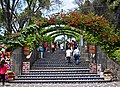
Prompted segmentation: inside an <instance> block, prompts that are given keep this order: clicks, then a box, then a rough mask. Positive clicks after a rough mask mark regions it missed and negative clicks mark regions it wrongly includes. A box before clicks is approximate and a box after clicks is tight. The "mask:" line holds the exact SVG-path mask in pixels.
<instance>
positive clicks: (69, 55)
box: [65, 47, 72, 64]
mask: <svg viewBox="0 0 120 87" xmlns="http://www.w3.org/2000/svg"><path fill="white" fill-rule="evenodd" d="M71 54H72V51H71V50H70V47H69V48H68V49H67V50H66V53H65V59H66V63H67V64H70V59H71Z"/></svg>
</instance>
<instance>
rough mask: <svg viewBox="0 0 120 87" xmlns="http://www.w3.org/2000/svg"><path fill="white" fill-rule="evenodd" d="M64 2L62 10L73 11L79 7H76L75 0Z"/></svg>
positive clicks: (64, 0)
mask: <svg viewBox="0 0 120 87" xmlns="http://www.w3.org/2000/svg"><path fill="white" fill-rule="evenodd" d="M62 1H63V6H62V7H61V9H63V10H65V11H67V10H68V9H69V10H72V9H74V8H77V7H78V6H77V5H75V4H74V3H73V2H74V0H62Z"/></svg>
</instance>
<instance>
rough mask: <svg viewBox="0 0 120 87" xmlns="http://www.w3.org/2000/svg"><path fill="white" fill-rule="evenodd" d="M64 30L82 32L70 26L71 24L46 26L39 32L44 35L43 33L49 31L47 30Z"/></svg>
mask: <svg viewBox="0 0 120 87" xmlns="http://www.w3.org/2000/svg"><path fill="white" fill-rule="evenodd" d="M64 30H68V31H71V32H76V33H79V34H82V31H81V30H80V29H75V28H74V27H71V26H57V27H56V26H54V27H48V28H46V29H45V28H44V29H41V32H40V34H41V35H44V34H46V33H49V32H54V31H64Z"/></svg>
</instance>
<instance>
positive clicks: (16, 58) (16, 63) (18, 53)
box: [11, 48, 23, 75]
mask: <svg viewBox="0 0 120 87" xmlns="http://www.w3.org/2000/svg"><path fill="white" fill-rule="evenodd" d="M22 59H23V53H22V48H18V49H15V50H14V51H13V52H12V54H11V63H12V70H13V72H14V73H15V75H20V74H21V70H22V68H21V66H22Z"/></svg>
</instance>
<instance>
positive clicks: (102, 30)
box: [7, 12, 120, 62]
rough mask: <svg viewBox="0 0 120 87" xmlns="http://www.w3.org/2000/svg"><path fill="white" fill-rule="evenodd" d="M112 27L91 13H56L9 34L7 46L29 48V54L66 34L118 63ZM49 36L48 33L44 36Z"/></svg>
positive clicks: (117, 42)
mask: <svg viewBox="0 0 120 87" xmlns="http://www.w3.org/2000/svg"><path fill="white" fill-rule="evenodd" d="M113 30H114V26H113V24H111V23H110V22H109V21H107V20H106V19H105V18H103V17H100V16H97V15H95V14H93V13H91V14H87V15H85V14H79V13H78V12H70V13H67V14H62V13H57V14H54V15H52V16H51V17H50V18H41V19H39V20H38V21H37V22H36V23H35V24H32V25H30V26H28V27H25V28H24V30H23V31H21V32H18V33H17V34H16V33H15V34H13V35H11V38H7V42H8V43H9V44H11V46H14V47H15V44H16V45H17V46H16V47H18V46H26V45H27V46H30V48H31V51H32V50H33V49H34V46H33V44H34V42H35V43H36V46H37V47H38V46H40V45H42V42H43V41H46V42H48V43H49V44H51V42H52V41H54V39H55V37H57V36H59V35H67V36H69V37H74V38H75V39H76V40H77V39H80V37H84V38H85V39H86V41H87V42H88V44H95V45H97V46H99V47H101V49H103V51H104V52H105V53H107V54H108V56H109V58H112V59H113V60H115V61H118V62H120V55H119V54H118V52H119V48H120V47H119V43H120V40H119V37H118V36H117V35H116V34H115V33H114V31H113ZM48 33H49V34H48Z"/></svg>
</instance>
